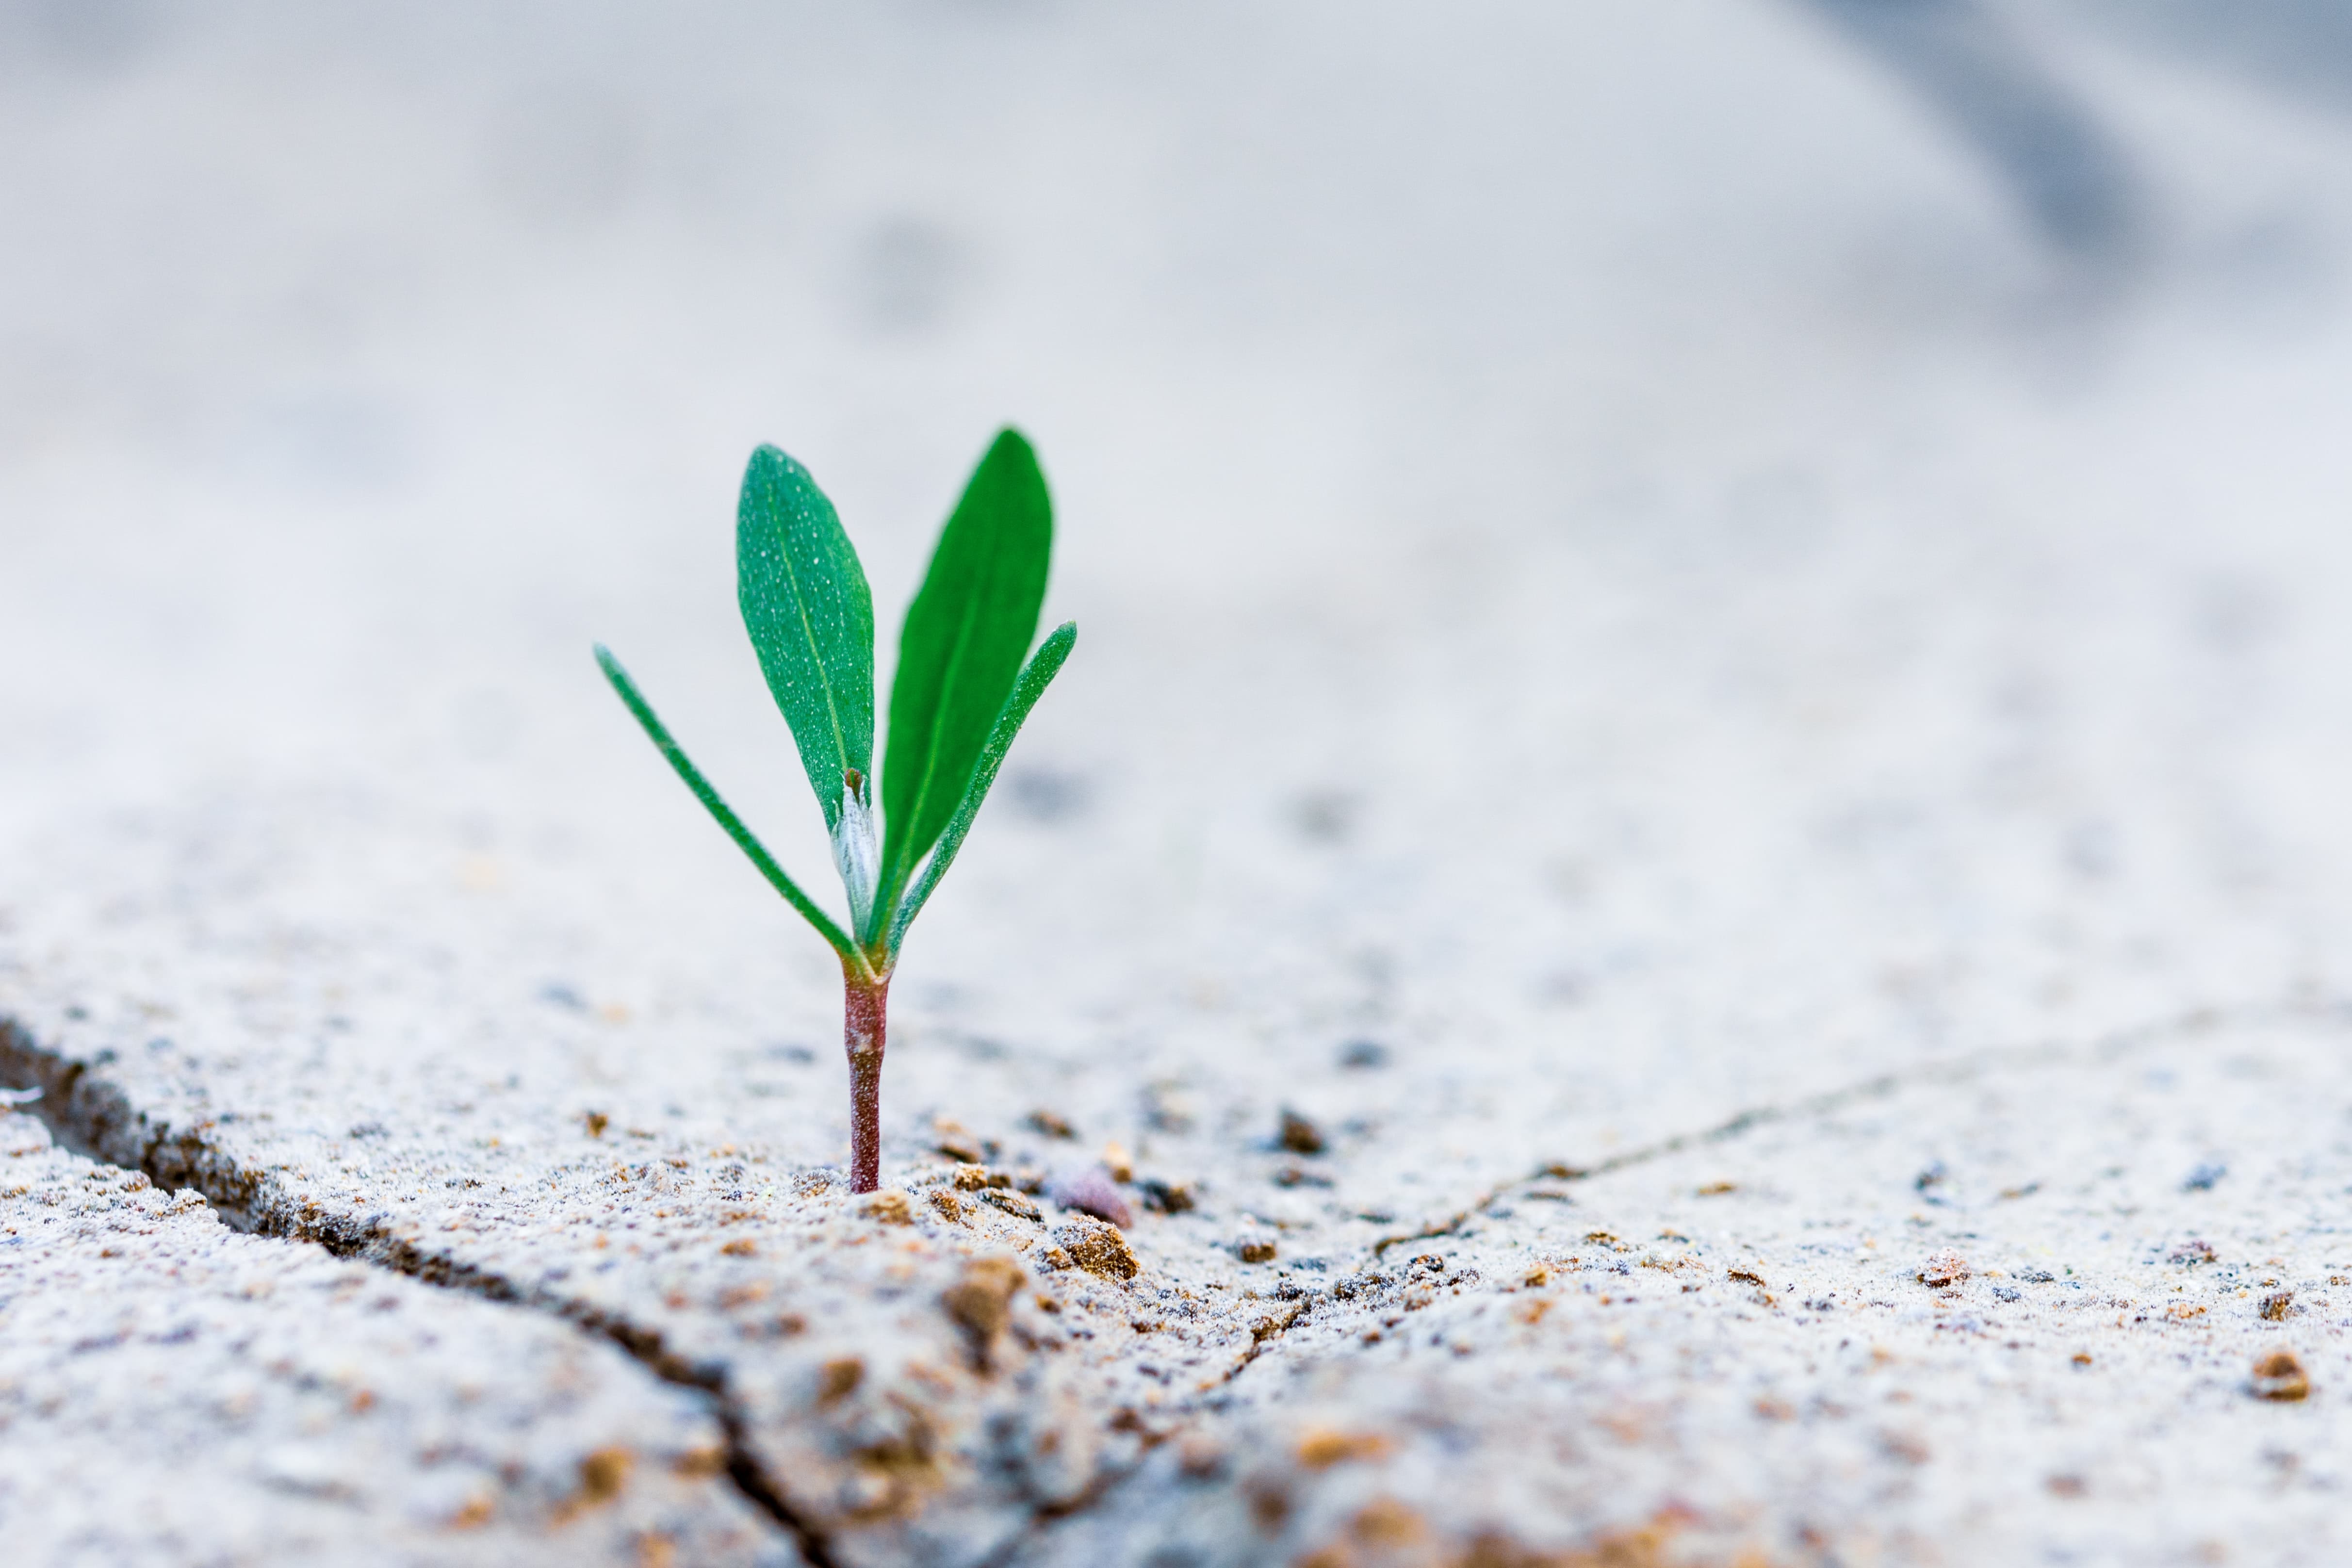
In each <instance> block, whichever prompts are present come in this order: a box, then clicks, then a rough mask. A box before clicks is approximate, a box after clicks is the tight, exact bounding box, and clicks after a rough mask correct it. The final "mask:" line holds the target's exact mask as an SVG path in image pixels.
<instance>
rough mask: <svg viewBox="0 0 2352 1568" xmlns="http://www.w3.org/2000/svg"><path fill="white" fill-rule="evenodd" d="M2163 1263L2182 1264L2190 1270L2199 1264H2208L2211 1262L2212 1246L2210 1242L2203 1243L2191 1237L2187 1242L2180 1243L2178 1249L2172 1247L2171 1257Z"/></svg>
mask: <svg viewBox="0 0 2352 1568" xmlns="http://www.w3.org/2000/svg"><path fill="white" fill-rule="evenodd" d="M2165 1261H2166V1262H2168V1263H2179V1264H2183V1265H2187V1266H2189V1267H2191V1268H2193V1267H2195V1266H2196V1265H2198V1264H2200V1263H2210V1262H2212V1261H2213V1244H2212V1243H2211V1242H2210V1241H2204V1240H2200V1239H2199V1238H2198V1237H2189V1239H2188V1240H2187V1241H2184V1242H2182V1243H2181V1244H2180V1245H2179V1247H2174V1248H2173V1249H2172V1252H2171V1255H2170V1256H2169V1257H2168V1258H2166V1259H2165Z"/></svg>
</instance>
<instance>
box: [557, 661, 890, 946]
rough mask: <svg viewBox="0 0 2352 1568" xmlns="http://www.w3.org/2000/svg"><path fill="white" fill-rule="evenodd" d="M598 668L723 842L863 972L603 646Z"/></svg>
mask: <svg viewBox="0 0 2352 1568" xmlns="http://www.w3.org/2000/svg"><path fill="white" fill-rule="evenodd" d="M596 662H597V664H598V665H600V666H602V667H603V668H604V679H607V680H609V681H611V682H612V683H613V689H614V691H616V692H618V693H619V694H620V698H621V700H622V702H623V703H624V704H625V705H626V706H627V708H628V710H629V711H630V712H631V713H632V714H634V715H635V717H636V721H637V722H638V724H640V725H641V726H643V727H644V729H645V731H646V738H647V739H648V740H650V741H652V742H653V743H654V745H655V747H656V749H657V750H658V751H660V752H661V754H662V755H663V756H665V757H667V758H668V759H669V765H670V766H671V767H673V768H675V769H677V776H678V777H679V778H682V779H684V780H685V781H686V787H687V788H688V789H690V790H692V791H693V792H694V798H695V799H697V800H698V801H700V802H701V803H702V804H703V806H704V808H705V809H707V810H708V811H709V813H710V815H711V816H714V817H716V818H718V819H719V826H721V827H723V828H725V829H726V830H727V837H730V838H732V839H733V840H735V844H736V847H738V848H740V849H741V850H742V851H743V853H744V854H746V855H748V856H750V857H751V864H752V865H754V866H756V867H758V868H760V875H761V876H762V877H765V878H766V879H768V885H769V886H771V887H772V888H774V889H776V891H778V892H780V893H782V894H783V896H784V898H785V900H786V901H787V902H789V903H790V904H791V905H792V906H793V908H794V909H796V910H799V911H800V912H801V916H802V918H803V919H804V920H806V921H808V923H809V924H811V925H813V926H814V927H816V933H817V935H819V936H821V937H823V938H824V940H825V941H826V942H830V943H832V944H833V948H834V951H835V952H838V953H840V954H841V956H842V961H843V962H844V963H855V964H856V966H857V968H858V969H859V970H860V971H861V972H862V971H864V970H866V967H867V965H866V959H865V956H864V955H863V954H862V953H860V952H858V951H857V944H856V943H855V942H851V941H850V940H849V937H848V935H847V934H846V933H845V932H844V931H842V929H841V928H840V927H839V926H837V925H835V924H834V923H833V921H832V919H831V918H830V917H828V916H827V915H826V914H825V912H824V910H821V909H819V908H817V907H816V904H815V903H814V901H813V900H811V899H810V898H809V896H808V895H807V894H806V893H803V892H802V891H801V890H800V888H799V886H798V885H797V884H795V883H794V882H793V879H791V878H790V877H788V876H786V875H785V874H784V868H782V866H779V865H777V864H776V858H775V857H774V856H772V855H771V854H769V853H768V849H767V846H765V845H763V844H761V842H760V841H759V839H757V838H756V837H752V834H751V829H750V828H748V827H746V826H743V820H742V818H740V817H739V816H736V815H735V813H734V812H733V811H732V810H730V809H729V807H728V805H727V803H726V802H725V801H723V800H721V799H719V792H718V791H717V790H715V789H713V788H711V787H710V781H709V780H708V779H706V778H704V777H703V776H702V770H701V769H699V768H698V767H696V766H695V765H694V763H692V762H691V761H689V760H688V757H687V754H686V752H684V751H682V750H680V749H679V747H678V743H677V742H676V741H674V740H672V739H670V733H669V730H668V727H667V726H666V725H665V724H663V723H662V721H661V720H660V719H659V718H657V717H656V715H655V713H654V710H653V706H652V704H650V703H648V702H647V701H646V700H645V697H644V696H643V695H642V694H641V693H640V692H639V691H638V690H637V685H636V682H635V681H634V680H631V679H629V672H628V671H627V670H625V669H623V668H621V661H620V660H619V659H617V658H614V657H613V655H612V653H611V651H610V650H609V649H607V648H606V647H604V644H602V643H599V644H597V645H596Z"/></svg>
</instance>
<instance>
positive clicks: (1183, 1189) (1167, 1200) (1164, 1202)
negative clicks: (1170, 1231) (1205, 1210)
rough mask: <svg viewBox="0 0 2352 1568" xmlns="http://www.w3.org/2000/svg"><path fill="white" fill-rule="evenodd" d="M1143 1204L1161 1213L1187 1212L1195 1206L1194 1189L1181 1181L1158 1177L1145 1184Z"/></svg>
mask: <svg viewBox="0 0 2352 1568" xmlns="http://www.w3.org/2000/svg"><path fill="white" fill-rule="evenodd" d="M1143 1206H1144V1207H1145V1208H1148V1209H1155V1210H1157V1211H1159V1212H1160V1213H1161V1214H1187V1213H1190V1212H1191V1211H1192V1207H1193V1201H1192V1188H1191V1187H1189V1186H1186V1185H1185V1184H1182V1183H1181V1182H1163V1181H1160V1180H1158V1179H1157V1178H1154V1179H1151V1180H1149V1181H1146V1182H1145V1183H1144V1184H1143Z"/></svg>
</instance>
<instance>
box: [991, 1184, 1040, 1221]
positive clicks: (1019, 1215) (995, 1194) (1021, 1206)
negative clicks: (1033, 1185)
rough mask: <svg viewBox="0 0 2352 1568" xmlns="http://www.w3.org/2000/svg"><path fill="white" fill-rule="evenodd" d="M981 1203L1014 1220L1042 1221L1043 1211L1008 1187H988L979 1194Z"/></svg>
mask: <svg viewBox="0 0 2352 1568" xmlns="http://www.w3.org/2000/svg"><path fill="white" fill-rule="evenodd" d="M980 1196H981V1201H982V1202H983V1203H987V1204H992V1205H995V1206H996V1207H998V1208H1001V1209H1003V1211H1004V1212H1005V1213H1006V1214H1009V1215H1013V1217H1014V1218H1015V1219H1035V1220H1042V1219H1044V1218H1045V1211H1044V1210H1043V1209H1040V1208H1039V1207H1038V1206H1037V1205H1035V1204H1033V1203H1031V1202H1030V1201H1029V1200H1028V1199H1027V1198H1024V1197H1023V1196H1022V1195H1021V1194H1019V1193H1016V1192H1014V1191H1013V1190H1012V1189H1011V1188H1010V1187H990V1188H988V1189H987V1190H986V1191H984V1192H982V1194H980Z"/></svg>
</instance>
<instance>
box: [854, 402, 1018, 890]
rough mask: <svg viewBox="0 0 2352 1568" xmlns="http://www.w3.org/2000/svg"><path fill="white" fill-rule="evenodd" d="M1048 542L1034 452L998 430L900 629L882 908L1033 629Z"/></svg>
mask: <svg viewBox="0 0 2352 1568" xmlns="http://www.w3.org/2000/svg"><path fill="white" fill-rule="evenodd" d="M1053 546H1054V507H1053V501H1052V500H1051V499H1050V498H1049V497H1048V496H1047V495H1046V493H1045V475H1043V474H1042V473H1040V472H1038V470H1037V455H1036V454H1035V453H1034V452H1033V451H1032V450H1030V447H1029V443H1028V442H1027V441H1025V440H1024V439H1023V438H1022V437H1021V434H1020V432H1018V431H1015V430H1005V431H1003V432H1001V433H1000V434H999V435H998V436H997V437H996V441H995V444H994V445H992V447H989V449H988V455H987V456H985V457H983V458H981V460H980V467H979V468H976V469H974V470H973V471H972V476H971V483H970V484H969V485H967V486H965V487H964V492H963V499H962V500H959V501H958V502H957V503H956V509H955V510H954V512H953V513H951V514H950V516H949V518H948V521H947V527H946V528H945V529H944V530H942V531H941V532H940V543H939V549H938V550H937V551H936V552H934V553H933V554H932V556H931V566H930V571H929V573H928V574H926V575H925V576H924V578H923V586H922V591H921V592H919V593H918V594H917V595H915V602H914V604H913V605H910V606H909V607H908V611H907V626H906V630H905V631H904V632H903V633H902V634H901V636H900V637H899V641H898V675H897V677H896V679H894V681H893V683H892V685H891V688H890V750H889V755H888V757H887V759H886V760H885V763H884V766H883V773H882V805H883V816H884V821H885V823H886V824H887V826H886V829H885V832H884V835H883V840H882V875H881V889H882V893H883V897H882V898H881V899H880V900H878V902H877V908H880V909H887V908H889V907H890V904H891V902H892V900H894V899H895V898H896V896H897V894H898V889H900V888H902V887H904V886H905V885H906V881H907V879H908V877H909V876H911V875H912V874H913V872H914V868H915V866H916V863H917V862H919V860H921V859H922V858H923V856H924V854H925V853H926V852H928V851H929V849H930V848H931V847H932V846H933V845H935V844H937V843H938V842H939V840H940V834H941V833H943V832H945V831H946V829H947V826H948V822H949V819H950V818H951V817H953V816H955V814H956V811H957V804H958V802H960V801H961V800H962V799H963V798H964V796H965V794H966V786H967V785H969V784H971V781H972V775H973V770H974V769H976V768H977V767H978V766H979V765H980V760H981V752H982V749H983V748H984V747H985V746H986V745H987V744H988V742H989V740H990V730H991V726H992V725H993V724H994V723H995V722H996V721H997V719H998V717H999V715H1000V713H1001V711H1002V710H1003V708H1004V702H1005V697H1006V695H1007V694H1008V693H1009V692H1011V691H1012V689H1013V680H1014V679H1015V678H1016V677H1017V676H1018V675H1019V674H1020V673H1021V660H1022V658H1023V656H1024V655H1025V654H1027V652H1028V651H1029V642H1030V639H1031V638H1032V637H1035V636H1036V635H1037V612H1038V609H1039V607H1040V606H1041V605H1044V603H1045V568H1046V563H1047V559H1048V557H1049V556H1050V555H1051V554H1052V552H1053ZM1008 738H1009V737H1008Z"/></svg>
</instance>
